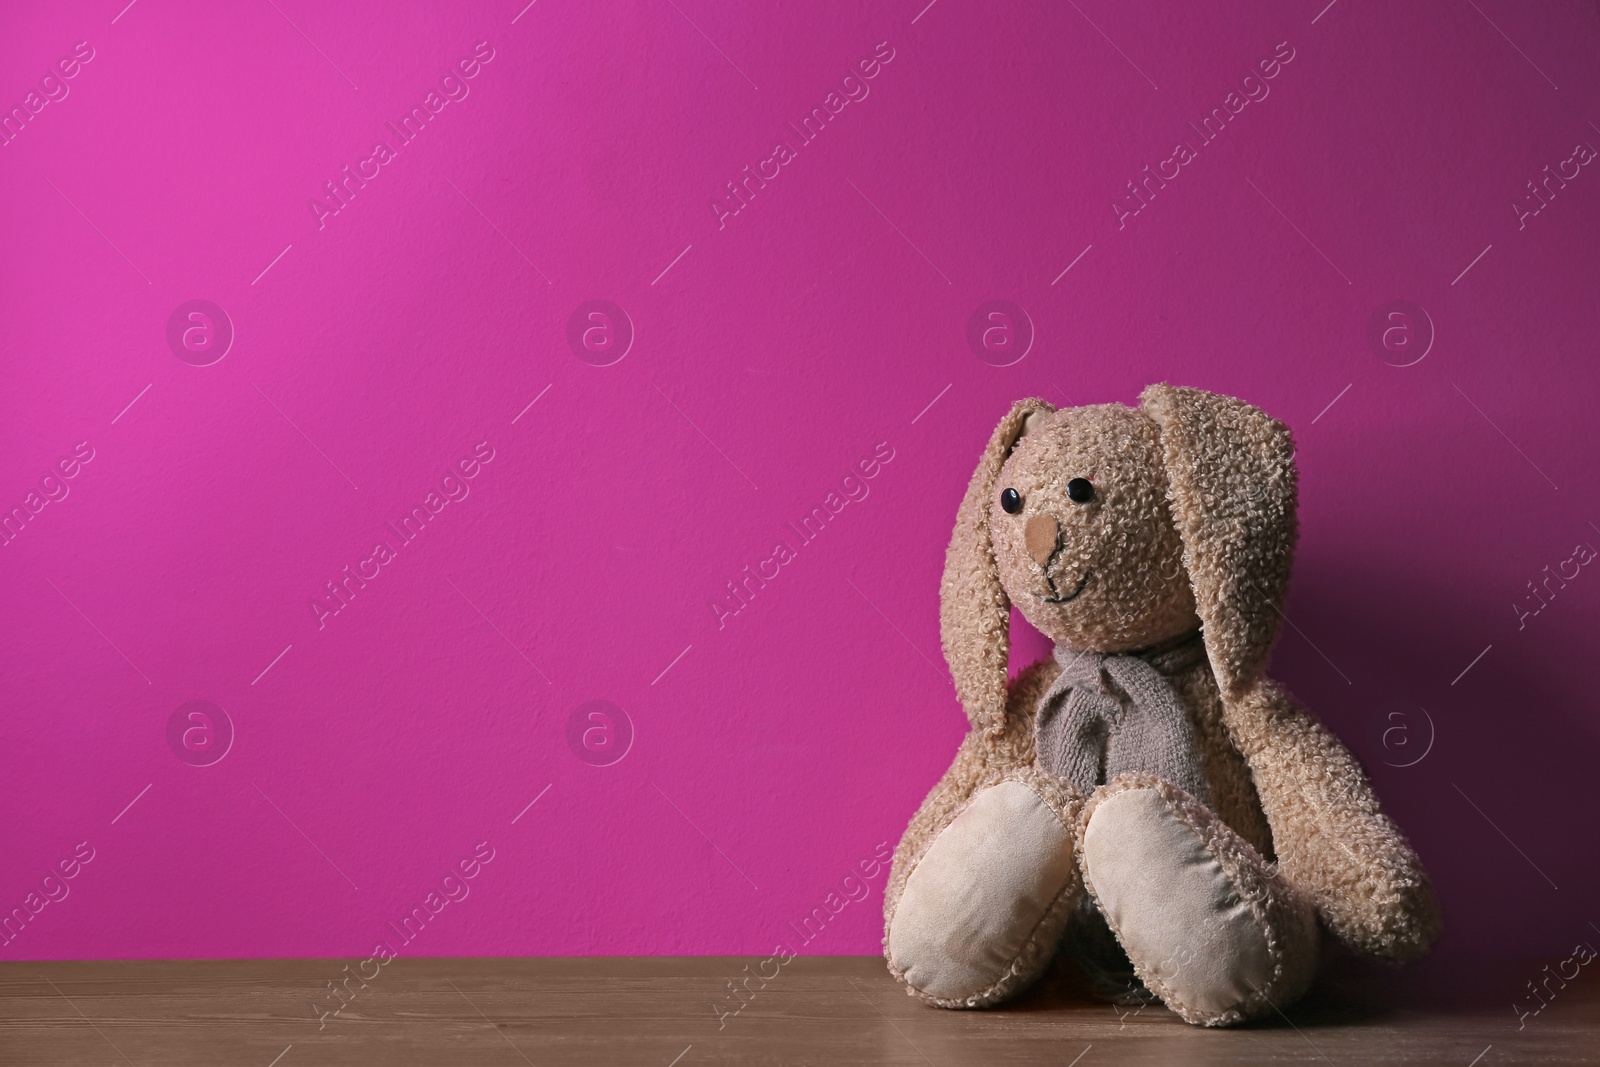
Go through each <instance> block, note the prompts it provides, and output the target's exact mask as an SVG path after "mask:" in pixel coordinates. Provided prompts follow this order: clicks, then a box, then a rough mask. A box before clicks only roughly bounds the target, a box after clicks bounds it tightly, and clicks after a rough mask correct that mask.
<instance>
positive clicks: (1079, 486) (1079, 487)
mask: <svg viewBox="0 0 1600 1067" xmlns="http://www.w3.org/2000/svg"><path fill="white" fill-rule="evenodd" d="M1067 499H1068V500H1070V501H1072V502H1073V503H1074V504H1087V503H1088V502H1089V501H1091V500H1093V499H1094V484H1093V483H1092V482H1090V481H1089V479H1087V478H1074V479H1072V481H1070V482H1068V483H1067Z"/></svg>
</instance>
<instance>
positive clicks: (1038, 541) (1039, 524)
mask: <svg viewBox="0 0 1600 1067" xmlns="http://www.w3.org/2000/svg"><path fill="white" fill-rule="evenodd" d="M1060 537H1061V527H1059V526H1057V525H1056V520H1055V519H1054V518H1053V517H1052V516H1049V515H1035V516H1034V517H1033V518H1031V519H1029V520H1028V525H1027V526H1025V527H1024V528H1023V540H1024V541H1026V542H1027V543H1028V555H1030V556H1032V557H1033V561H1034V562H1035V563H1037V564H1038V565H1039V566H1041V567H1043V566H1044V565H1045V564H1046V563H1049V562H1050V557H1051V556H1052V555H1054V554H1055V551H1056V542H1057V541H1058V540H1059V539H1060Z"/></svg>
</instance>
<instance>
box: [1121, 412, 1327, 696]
mask: <svg viewBox="0 0 1600 1067" xmlns="http://www.w3.org/2000/svg"><path fill="white" fill-rule="evenodd" d="M1139 400H1140V404H1141V406H1142V409H1143V411H1144V412H1145V414H1147V415H1149V416H1150V418H1151V419H1153V420H1155V423H1156V425H1157V426H1159V427H1160V429H1161V448H1162V452H1163V454H1164V456H1165V461H1166V467H1167V481H1168V490H1167V493H1168V498H1169V499H1170V501H1171V503H1172V517H1173V519H1174V520H1175V521H1176V522H1177V525H1178V533H1179V536H1180V537H1181V538H1182V539H1183V546H1184V547H1183V562H1184V567H1185V568H1186V569H1187V570H1188V572H1189V580H1190V582H1191V583H1192V584H1193V586H1194V599H1195V605H1196V608H1197V609H1198V611H1199V614H1200V622H1201V624H1202V626H1203V629H1204V633H1205V644H1206V653H1207V655H1208V656H1209V658H1210V660H1211V668H1212V670H1213V671H1214V672H1215V673H1216V676H1217V684H1218V686H1220V687H1221V689H1222V693H1223V696H1224V697H1225V698H1228V699H1233V698H1237V697H1238V696H1239V695H1241V694H1242V693H1244V692H1245V691H1246V690H1248V689H1249V688H1250V687H1251V686H1252V685H1254V684H1255V682H1256V681H1257V680H1258V679H1259V678H1260V677H1261V673H1262V671H1263V670H1264V668H1265V667H1266V663H1267V654H1268V653H1269V652H1270V651H1271V649H1272V640H1273V638H1274V637H1275V636H1277V632H1278V620H1279V619H1280V618H1281V617H1282V616H1281V614H1280V608H1281V605H1282V603H1283V599H1284V593H1285V591H1286V589H1287V587H1288V584H1289V565H1290V561H1291V559H1292V557H1293V555H1294V542H1295V535H1296V524H1295V483H1296V477H1295V468H1294V442H1293V440H1292V439H1291V438H1290V436H1289V430H1288V427H1286V426H1284V425H1283V423H1281V422H1278V421H1277V420H1276V419H1274V418H1272V417H1271V416H1269V415H1267V414H1266V413H1265V412H1263V411H1260V410H1259V409H1257V408H1253V407H1251V406H1250V405H1249V404H1246V403H1244V402H1243V401H1242V400H1235V399H1234V398H1232V397H1229V396H1220V395H1218V394H1216V393H1208V392H1205V391H1203V390H1200V389H1184V388H1178V387H1176V386H1171V385H1166V384H1161V385H1152V386H1150V387H1149V388H1148V389H1146V390H1145V391H1144V393H1143V394H1141V396H1140V398H1139Z"/></svg>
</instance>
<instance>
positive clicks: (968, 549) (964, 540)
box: [939, 400, 1055, 733]
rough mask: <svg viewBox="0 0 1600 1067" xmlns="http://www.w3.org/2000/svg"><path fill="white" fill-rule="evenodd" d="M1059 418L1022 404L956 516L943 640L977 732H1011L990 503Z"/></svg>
mask: <svg viewBox="0 0 1600 1067" xmlns="http://www.w3.org/2000/svg"><path fill="white" fill-rule="evenodd" d="M1054 411H1055V408H1054V407H1052V406H1051V405H1050V404H1047V403H1045V402H1044V401H1043V400H1019V401H1017V402H1016V403H1015V404H1013V405H1012V406H1011V410H1010V411H1008V412H1007V413H1006V416H1005V418H1003V419H1001V420H1000V425H998V426H996V427H995V429H994V433H993V434H992V435H991V436H990V438H989V445H988V447H987V448H985V449H984V450H983V458H982V459H981V460H979V461H978V469H977V470H976V471H974V472H973V475H972V481H971V483H969V484H968V486H967V495H966V496H965V497H963V498H962V500H961V508H960V510H959V511H957V512H956V528H955V533H954V534H952V535H951V537H950V548H949V550H948V551H947V552H946V553H945V557H944V578H943V579H942V580H941V581H940V582H939V634H940V637H941V639H942V642H943V644H944V658H945V662H947V663H948V664H950V674H951V677H953V678H954V679H955V683H956V695H957V696H958V697H960V699H961V706H962V707H963V708H965V709H966V712H967V718H968V719H969V720H971V722H972V725H973V727H974V728H977V729H983V730H987V731H989V732H990V733H999V732H1000V731H1001V730H1002V729H1003V728H1004V726H1005V712H1006V661H1007V659H1008V657H1009V656H1010V653H1011V637H1010V634H1011V600H1010V598H1009V597H1007V596H1006V591H1005V589H1004V588H1002V587H1001V585H1000V571H999V568H998V567H997V566H996V564H995V558H994V541H993V540H992V539H991V538H990V536H989V504H990V502H991V501H992V500H993V499H994V493H995V481H996V479H998V478H999V476H1000V468H1001V466H1002V465H1003V464H1004V463H1005V461H1006V457H1007V456H1009V455H1010V454H1011V449H1012V446H1014V445H1015V444H1016V443H1017V439H1018V438H1020V437H1021V436H1022V435H1023V434H1025V433H1026V432H1028V429H1030V428H1031V426H1032V425H1033V424H1035V423H1036V422H1037V421H1038V420H1039V419H1041V418H1043V416H1045V415H1048V414H1050V413H1052V412H1054Z"/></svg>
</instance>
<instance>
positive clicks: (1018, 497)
mask: <svg viewBox="0 0 1600 1067" xmlns="http://www.w3.org/2000/svg"><path fill="white" fill-rule="evenodd" d="M1000 507H1001V508H1003V509H1004V510H1005V513H1006V514H1007V515H1015V514H1016V513H1017V512H1019V511H1021V510H1022V494H1021V493H1019V492H1017V491H1016V490H1015V489H1006V490H1004V491H1002V492H1001V494H1000Z"/></svg>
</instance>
